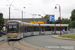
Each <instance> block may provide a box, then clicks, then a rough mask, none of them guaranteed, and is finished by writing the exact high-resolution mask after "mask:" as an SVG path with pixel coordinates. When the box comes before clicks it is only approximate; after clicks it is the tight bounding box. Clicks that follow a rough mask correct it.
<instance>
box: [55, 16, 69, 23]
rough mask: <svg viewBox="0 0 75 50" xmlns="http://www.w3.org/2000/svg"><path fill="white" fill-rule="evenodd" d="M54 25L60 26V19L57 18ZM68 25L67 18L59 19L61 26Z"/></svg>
mask: <svg viewBox="0 0 75 50" xmlns="http://www.w3.org/2000/svg"><path fill="white" fill-rule="evenodd" d="M55 23H56V24H60V17H58V19H57V20H56V21H55ZM69 23H70V19H68V18H62V19H61V24H69Z"/></svg>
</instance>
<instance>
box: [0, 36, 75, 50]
mask: <svg viewBox="0 0 75 50" xmlns="http://www.w3.org/2000/svg"><path fill="white" fill-rule="evenodd" d="M51 36H52V35H39V36H30V37H25V38H23V39H21V40H20V42H24V43H28V44H30V45H33V46H38V47H41V48H46V49H48V50H75V41H71V40H62V39H55V38H52V37H51ZM0 39H5V40H6V36H3V37H2V38H1V37H0ZM0 44H1V43H0ZM6 44H7V43H5V45H6ZM15 44H16V45H20V44H19V43H15ZM5 45H4V44H3V46H5ZM16 45H15V46H16ZM1 46H2V45H0V47H1ZM6 46H7V45H6ZM6 46H5V48H6ZM8 47H9V46H8ZM9 48H10V47H9ZM19 48H20V47H19ZM21 48H22V47H21ZM24 48H25V47H24ZM22 49H23V48H22ZM9 50H10V49H9Z"/></svg>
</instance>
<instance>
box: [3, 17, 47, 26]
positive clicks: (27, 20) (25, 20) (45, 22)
mask: <svg viewBox="0 0 75 50" xmlns="http://www.w3.org/2000/svg"><path fill="white" fill-rule="evenodd" d="M8 20H9V19H4V22H5V25H6V23H7V21H8ZM10 20H20V21H22V19H17V18H16V19H10ZM31 21H42V22H44V24H47V19H45V18H34V19H33V18H24V19H23V22H28V23H30V22H31Z"/></svg>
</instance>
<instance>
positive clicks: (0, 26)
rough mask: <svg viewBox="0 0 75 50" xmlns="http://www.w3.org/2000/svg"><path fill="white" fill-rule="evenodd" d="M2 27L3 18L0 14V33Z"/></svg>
mask: <svg viewBox="0 0 75 50" xmlns="http://www.w3.org/2000/svg"><path fill="white" fill-rule="evenodd" d="M3 26H4V18H3V14H2V13H0V31H1V30H2V28H3Z"/></svg>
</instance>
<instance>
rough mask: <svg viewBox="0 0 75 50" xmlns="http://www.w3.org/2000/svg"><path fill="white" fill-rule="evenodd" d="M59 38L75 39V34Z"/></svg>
mask: <svg viewBox="0 0 75 50" xmlns="http://www.w3.org/2000/svg"><path fill="white" fill-rule="evenodd" d="M59 37H63V38H71V39H75V34H67V35H59Z"/></svg>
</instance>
